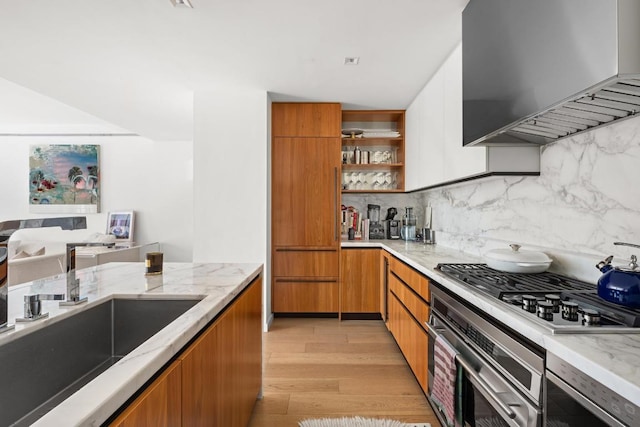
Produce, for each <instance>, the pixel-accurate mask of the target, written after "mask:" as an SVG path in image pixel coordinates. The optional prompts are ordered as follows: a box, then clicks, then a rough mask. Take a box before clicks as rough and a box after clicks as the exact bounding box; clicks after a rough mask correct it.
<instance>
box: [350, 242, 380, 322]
mask: <svg viewBox="0 0 640 427" xmlns="http://www.w3.org/2000/svg"><path fill="white" fill-rule="evenodd" d="M340 265H341V266H342V270H341V272H342V273H341V275H340V279H341V285H340V289H341V290H340V312H341V313H378V312H379V311H380V268H379V265H380V249H356V248H345V249H342V252H341V260H340Z"/></svg>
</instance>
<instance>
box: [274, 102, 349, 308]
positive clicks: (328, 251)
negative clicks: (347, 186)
mask: <svg viewBox="0 0 640 427" xmlns="http://www.w3.org/2000/svg"><path fill="white" fill-rule="evenodd" d="M340 123H341V107H340V104H337V103H274V104H273V106H272V135H273V138H272V151H271V156H272V157H271V158H272V162H271V170H272V175H271V203H272V205H271V241H272V277H273V279H272V302H273V306H272V309H273V311H274V312H276V313H278V312H281V313H297V312H335V313H337V312H338V310H339V306H338V296H339V289H338V284H339V273H340V269H339V265H340V230H339V221H340V215H339V214H340V173H341V164H340Z"/></svg>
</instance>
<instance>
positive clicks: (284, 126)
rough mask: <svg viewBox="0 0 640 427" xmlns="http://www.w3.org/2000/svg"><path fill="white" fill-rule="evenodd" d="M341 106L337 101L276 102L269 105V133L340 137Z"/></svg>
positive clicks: (274, 134)
mask: <svg viewBox="0 0 640 427" xmlns="http://www.w3.org/2000/svg"><path fill="white" fill-rule="evenodd" d="M341 112H342V106H341V105H340V104H338V103H304V102H300V103H298V102H294V103H287V102H283V103H280V102H277V103H273V104H272V105H271V117H272V126H271V134H272V135H273V136H274V137H278V136H307V137H340V134H341V129H340V125H341V122H342V116H341Z"/></svg>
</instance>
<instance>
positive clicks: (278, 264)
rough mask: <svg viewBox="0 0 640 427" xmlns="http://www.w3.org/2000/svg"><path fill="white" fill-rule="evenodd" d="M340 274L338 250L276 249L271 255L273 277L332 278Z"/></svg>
mask: <svg viewBox="0 0 640 427" xmlns="http://www.w3.org/2000/svg"><path fill="white" fill-rule="evenodd" d="M339 273H340V250H339V249H338V248H329V249H328V250H314V249H304V248H296V249H292V248H276V249H275V251H274V253H273V275H274V276H275V277H279V276H286V277H333V278H336V277H338V276H339Z"/></svg>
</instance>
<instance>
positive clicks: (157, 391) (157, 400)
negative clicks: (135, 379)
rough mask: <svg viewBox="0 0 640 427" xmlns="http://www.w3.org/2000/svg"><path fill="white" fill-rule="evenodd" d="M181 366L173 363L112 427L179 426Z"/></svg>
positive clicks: (176, 362) (178, 362) (178, 363)
mask: <svg viewBox="0 0 640 427" xmlns="http://www.w3.org/2000/svg"><path fill="white" fill-rule="evenodd" d="M181 372H182V371H181V364H180V361H179V360H177V361H175V362H174V363H173V364H171V366H169V368H167V370H166V371H164V372H163V373H162V375H160V376H159V377H158V379H156V380H155V381H154V382H153V383H152V384H151V385H150V386H149V387H148V388H147V389H146V390H145V391H144V392H143V393H142V394H141V395H140V397H138V398H137V399H136V400H135V401H134V402H133V403H132V404H131V405H130V406H129V407H128V408H127V409H126V410H125V411H124V412H123V413H122V414H120V416H118V418H116V419H115V421H114V422H113V423H111V426H112V427H146V426H148V427H160V426H166V427H173V426H179V425H181V424H180V423H181V411H182V409H181V400H182V398H181V394H182V393H181V390H182V389H181V381H182V373H181Z"/></svg>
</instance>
